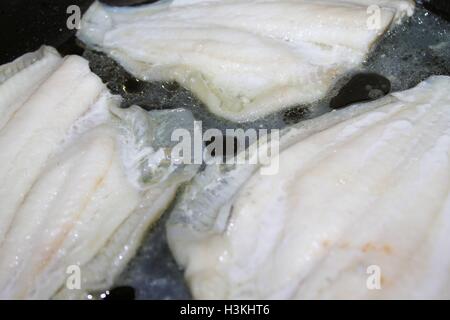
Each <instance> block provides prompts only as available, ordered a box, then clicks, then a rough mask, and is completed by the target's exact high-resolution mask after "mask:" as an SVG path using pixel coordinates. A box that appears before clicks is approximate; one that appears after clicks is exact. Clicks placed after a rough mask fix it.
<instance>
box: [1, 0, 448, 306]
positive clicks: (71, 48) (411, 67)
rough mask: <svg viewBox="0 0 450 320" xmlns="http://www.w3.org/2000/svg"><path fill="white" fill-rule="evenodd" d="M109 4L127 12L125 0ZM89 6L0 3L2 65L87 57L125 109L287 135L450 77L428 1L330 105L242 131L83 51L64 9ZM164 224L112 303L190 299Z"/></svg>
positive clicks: (341, 86) (439, 10)
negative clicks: (52, 55) (42, 52)
mask: <svg viewBox="0 0 450 320" xmlns="http://www.w3.org/2000/svg"><path fill="white" fill-rule="evenodd" d="M103 1H106V2H107V1H115V2H116V3H119V4H123V3H125V2H126V1H127V0H103ZM133 2H136V0H133ZM147 2H154V1H147ZM91 3H92V0H11V1H6V0H3V1H1V2H0V28H1V30H2V32H1V33H0V43H1V50H0V64H3V63H6V62H9V61H11V60H13V59H14V58H16V57H18V56H20V55H22V54H24V53H26V52H29V51H34V50H36V49H37V48H39V47H40V46H41V45H42V44H47V45H51V46H54V47H56V48H57V49H58V50H59V51H60V53H61V54H79V55H83V56H84V57H85V58H86V59H88V60H89V61H90V66H91V69H92V70H93V72H95V73H96V74H97V75H99V76H100V77H101V78H102V80H103V81H104V82H105V83H106V84H107V86H108V87H109V89H110V90H111V91H112V92H114V93H116V94H120V95H122V96H123V97H124V102H123V107H127V106H129V105H131V104H139V105H141V106H142V107H144V108H146V109H171V108H179V107H184V108H187V109H190V110H192V112H193V114H194V116H195V117H196V118H197V119H199V120H202V121H203V126H204V130H206V129H208V128H210V127H215V128H222V129H224V128H236V127H242V128H247V127H255V126H258V127H267V128H281V127H284V126H286V125H289V124H292V123H295V122H299V121H301V120H304V119H307V118H312V117H315V116H317V115H319V114H322V113H324V112H327V111H329V110H331V108H342V107H345V106H346V105H348V104H349V103H352V102H357V101H364V100H370V99H375V98H378V97H380V96H382V95H384V94H387V93H388V92H390V91H398V90H404V89H407V88H410V87H413V86H415V85H416V84H417V83H419V82H420V81H422V80H424V79H425V78H427V77H429V76H430V75H437V74H440V75H450V22H449V20H448V18H449V16H450V8H449V7H450V6H449V3H450V2H449V1H448V0H436V1H427V0H424V1H421V2H420V4H419V7H418V9H417V11H416V14H415V15H414V17H413V18H411V19H410V20H409V21H408V22H406V23H405V24H403V25H402V26H400V27H397V28H395V29H394V30H393V31H392V32H390V33H389V34H388V35H387V36H385V37H384V38H383V39H382V40H381V41H380V43H379V44H378V45H377V47H376V49H375V50H374V51H373V53H372V54H371V55H370V57H369V59H368V60H367V62H366V63H365V64H364V66H363V67H361V68H360V70H357V71H355V72H354V73H352V74H349V75H348V76H347V77H345V78H344V79H342V81H340V82H339V83H338V84H337V86H336V88H335V89H334V90H333V91H332V92H331V93H330V95H329V96H328V97H327V98H326V99H324V100H323V101H320V102H318V103H317V104H315V105H314V106H298V107H297V108H292V109H291V110H288V111H284V112H280V113H277V114H274V115H271V116H268V117H266V118H264V119H262V120H260V121H257V122H254V123H248V124H244V125H237V124H234V123H230V122H225V121H222V120H220V119H217V118H215V117H214V116H212V115H210V114H208V112H206V111H205V108H204V107H203V106H202V105H201V103H200V102H199V101H198V100H197V99H195V97H193V96H192V95H191V94H190V93H189V92H188V91H187V90H184V89H183V88H181V87H179V86H178V85H177V84H175V83H143V82H141V81H137V80H136V79H134V78H133V77H132V76H131V75H129V74H128V73H127V72H125V71H124V70H123V69H122V68H121V67H120V66H118V65H117V64H116V63H115V62H114V61H112V60H111V59H109V58H108V57H106V56H105V55H103V54H101V53H98V52H94V51H91V50H88V49H85V48H83V47H82V46H81V45H80V44H79V43H77V41H76V38H75V36H74V34H75V31H74V30H68V28H67V27H66V20H67V18H68V14H67V13H66V9H67V7H68V6H69V5H73V4H76V5H78V6H79V7H80V8H81V10H82V11H85V10H86V9H87V8H88V7H89V5H90V4H91ZM368 88H370V89H368ZM166 219H167V214H165V215H164V217H163V218H162V219H161V221H160V222H158V223H157V225H156V226H154V227H153V228H152V229H151V230H150V231H149V232H148V234H147V236H146V238H145V239H144V241H143V244H142V246H141V248H140V250H139V252H138V254H137V255H136V257H135V258H134V259H133V260H132V261H131V262H130V264H129V266H128V268H127V270H126V271H125V272H124V273H123V274H122V275H121V276H120V278H119V279H118V280H117V283H116V289H115V290H113V291H112V294H111V295H110V296H109V298H110V299H114V298H118V299H131V298H137V299H189V298H190V294H189V291H188V289H187V287H186V285H185V282H184V280H183V276H182V271H181V270H179V269H178V267H177V266H176V264H175V262H174V260H173V258H172V256H171V254H170V251H169V249H168V246H167V242H166V238H165V234H164V228H163V225H164V222H165V220H166ZM97 294H98V296H100V293H97Z"/></svg>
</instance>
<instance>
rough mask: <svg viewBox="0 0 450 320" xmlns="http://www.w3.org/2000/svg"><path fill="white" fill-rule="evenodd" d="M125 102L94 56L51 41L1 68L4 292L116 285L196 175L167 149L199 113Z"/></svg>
mask: <svg viewBox="0 0 450 320" xmlns="http://www.w3.org/2000/svg"><path fill="white" fill-rule="evenodd" d="M120 102H121V98H120V97H118V96H113V95H112V94H111V93H109V91H108V89H107V88H106V86H105V85H104V84H103V83H102V81H101V80H100V78H98V77H97V76H96V75H95V74H93V73H92V72H91V71H90V69H89V65H88V62H87V61H86V60H85V59H83V58H81V57H79V56H68V57H65V58H62V57H61V56H60V55H59V54H58V53H57V51H56V50H55V49H53V48H51V47H42V48H41V49H40V50H38V51H36V52H33V53H28V54H26V55H24V56H22V57H20V58H18V59H17V60H15V61H13V62H12V63H10V64H6V65H4V66H1V67H0V106H1V114H0V121H1V124H2V126H1V128H0V168H1V169H0V177H1V179H2V185H1V186H0V298H2V299H48V298H61V299H63V298H64V299H72V298H86V297H87V294H88V293H91V292H96V291H99V290H106V289H108V288H110V287H111V286H112V284H113V281H114V279H115V278H116V277H117V275H118V274H119V273H120V272H121V271H122V270H123V269H124V268H125V266H126V264H127V262H128V261H129V260H130V259H131V258H132V256H133V255H134V253H135V252H136V250H137V248H138V246H139V243H140V240H141V238H142V237H143V235H144V233H145V232H146V230H147V229H148V227H149V226H150V225H151V224H152V223H154V222H155V221H156V220H157V219H158V218H159V217H160V216H161V214H162V213H163V212H164V210H165V209H166V207H167V206H168V205H169V204H170V203H171V201H172V199H173V198H174V196H175V193H176V190H177V188H178V187H179V186H180V185H181V184H182V183H184V182H185V181H188V180H189V179H190V178H191V177H192V176H193V175H194V174H195V173H196V171H197V167H196V166H194V165H192V166H187V165H184V164H178V163H181V162H180V159H172V160H176V161H178V162H175V161H170V160H171V159H168V156H167V155H170V154H171V153H170V150H171V148H172V147H173V145H174V143H173V142H171V141H170V139H168V138H167V134H168V132H171V131H172V130H173V129H174V128H180V127H182V128H186V130H194V129H195V128H194V119H193V117H192V115H191V114H190V112H188V111H185V110H182V109H175V110H169V111H153V112H146V111H144V110H143V109H141V108H139V107H137V106H132V107H130V108H128V109H120V108H119V105H120ZM74 267H75V269H73V268H74ZM74 270H79V273H77V274H76V276H79V279H78V280H76V281H75V280H74V279H75V278H71V277H70V276H71V275H72V273H73V272H75V271H74ZM69 280H70V281H72V280H73V281H75V282H74V283H72V282H68V281H69ZM70 284H71V285H70Z"/></svg>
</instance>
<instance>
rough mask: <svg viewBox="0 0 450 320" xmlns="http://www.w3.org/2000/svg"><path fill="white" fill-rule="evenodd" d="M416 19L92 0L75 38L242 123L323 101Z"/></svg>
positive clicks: (324, 6)
mask: <svg viewBox="0 0 450 320" xmlns="http://www.w3.org/2000/svg"><path fill="white" fill-rule="evenodd" d="M371 5H375V6H377V7H375V8H378V9H377V10H379V11H377V10H375V12H376V13H375V14H376V17H377V19H376V24H375V25H373V26H374V27H373V26H372V24H370V21H372V20H371V14H373V12H372V11H371V10H368V9H369V7H370V6H371ZM413 12H414V2H413V1H410V0H394V1H385V0H348V1H347V0H321V1H316V0H314V1H312V0H297V1H287V0H286V1H285V0H281V1H274V0H257V1H244V0H231V1H230V0H226V1H225V0H215V1H214V0H194V1H193V0H178V1H177V0H175V1H160V2H157V3H155V4H151V5H145V6H139V7H134V8H131V7H130V8H116V7H109V6H107V5H103V4H100V3H99V2H96V3H94V4H93V5H92V6H91V7H90V8H89V10H88V11H87V12H86V14H85V15H84V17H83V19H82V23H81V30H79V32H78V37H79V38H80V39H81V40H82V41H84V42H85V43H86V44H88V45H89V46H91V47H92V48H94V49H97V50H101V51H103V52H105V53H107V54H108V55H109V56H111V57H112V58H114V59H115V60H117V61H118V62H119V63H120V64H121V65H122V66H123V67H124V68H125V69H126V70H127V71H129V72H130V73H132V74H133V75H135V76H136V77H138V78H140V79H143V80H147V81H177V82H179V83H180V84H182V85H183V86H184V87H186V88H188V89H190V90H191V91H192V92H193V93H194V94H195V95H196V96H197V97H198V98H199V99H200V100H201V101H202V102H203V103H204V104H205V105H206V106H207V107H208V109H209V110H210V111H211V112H213V113H214V114H216V115H217V116H219V117H222V118H225V119H229V120H232V121H236V122H246V121H251V120H256V119H258V118H260V117H263V116H265V115H267V114H269V113H272V112H275V111H277V110H280V109H283V108H288V107H291V106H293V105H301V104H308V103H311V102H314V101H316V100H318V99H320V98H323V97H324V96H325V95H326V93H327V92H328V91H329V90H330V88H331V87H332V86H333V84H334V83H335V81H336V80H337V79H338V78H339V77H340V76H342V75H343V74H344V73H346V72H348V71H349V70H351V69H353V68H355V67H357V66H358V65H360V64H361V63H362V62H363V60H364V59H365V57H366V56H367V54H368V52H369V50H370V49H371V47H372V46H373V44H374V43H375V41H376V40H377V39H378V38H379V37H380V36H381V35H382V34H383V33H384V32H385V31H386V30H388V29H389V28H390V26H392V25H393V24H395V23H400V22H401V21H402V20H403V18H404V17H406V16H410V15H412V14H413ZM378 18H379V19H378Z"/></svg>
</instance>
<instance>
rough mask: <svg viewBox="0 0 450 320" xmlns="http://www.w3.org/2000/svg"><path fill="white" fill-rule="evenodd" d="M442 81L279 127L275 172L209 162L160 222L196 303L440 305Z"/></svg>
mask: <svg viewBox="0 0 450 320" xmlns="http://www.w3.org/2000/svg"><path fill="white" fill-rule="evenodd" d="M449 92H450V77H448V76H433V77H431V78H429V79H427V80H425V81H424V82H422V83H420V84H419V85H418V86H417V87H415V88H412V89H410V90H407V91H403V92H397V93H393V94H390V95H388V96H386V97H384V98H382V99H380V100H377V101H374V102H370V103H366V104H356V105H353V106H350V107H348V108H346V109H343V110H340V111H334V112H331V113H328V114H325V115H323V116H321V117H319V118H317V119H313V120H308V121H305V122H302V123H300V124H298V125H295V126H293V127H291V128H288V129H286V131H284V132H282V134H281V139H280V142H279V146H280V152H279V153H278V155H276V156H275V155H274V159H275V158H277V159H278V161H279V171H278V172H277V173H276V174H273V175H267V174H266V175H263V174H261V171H260V169H261V168H262V167H261V166H259V165H250V164H247V165H232V164H228V165H225V164H223V165H210V166H208V167H207V168H206V169H205V170H204V171H202V172H201V173H199V174H198V176H197V177H196V178H195V179H194V180H193V181H192V184H191V186H190V187H189V188H187V190H186V192H185V194H184V195H183V197H181V199H180V201H179V202H178V203H177V205H176V206H175V208H174V210H173V212H172V214H171V217H170V219H169V221H168V224H167V236H168V241H169V245H170V248H171V250H172V252H173V253H174V255H175V257H176V259H177V261H178V263H179V264H180V265H181V266H183V267H184V268H185V276H186V279H187V281H188V283H189V285H190V288H191V291H192V293H193V296H194V297H195V298H200V299H217V298H218V299H431V298H434V299H436V298H438V299H449V298H450V112H449V110H450V97H449V94H448V93H449Z"/></svg>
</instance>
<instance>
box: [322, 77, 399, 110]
mask: <svg viewBox="0 0 450 320" xmlns="http://www.w3.org/2000/svg"><path fill="white" fill-rule="evenodd" d="M390 91H391V82H390V81H389V80H388V79H386V78H385V77H383V76H381V75H379V74H376V73H359V74H356V75H354V76H353V77H352V78H351V79H350V81H348V82H347V83H346V84H345V85H344V86H343V87H342V89H341V90H340V91H339V93H338V94H337V96H335V97H334V98H333V99H331V102H330V107H331V108H332V109H341V108H344V107H346V106H348V105H350V104H352V103H356V102H362V101H368V100H375V99H379V98H381V97H383V96H385V95H386V94H388V93H389V92H390Z"/></svg>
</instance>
